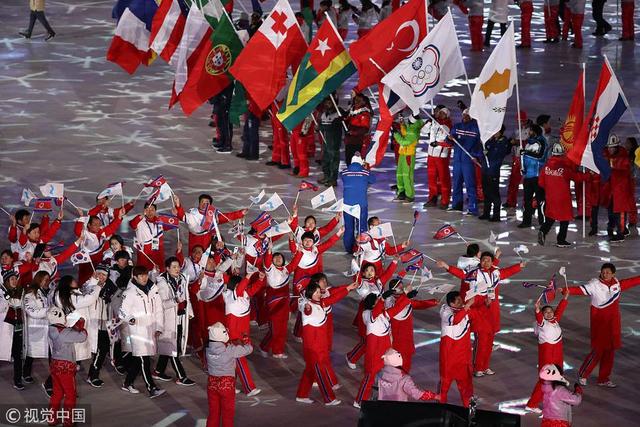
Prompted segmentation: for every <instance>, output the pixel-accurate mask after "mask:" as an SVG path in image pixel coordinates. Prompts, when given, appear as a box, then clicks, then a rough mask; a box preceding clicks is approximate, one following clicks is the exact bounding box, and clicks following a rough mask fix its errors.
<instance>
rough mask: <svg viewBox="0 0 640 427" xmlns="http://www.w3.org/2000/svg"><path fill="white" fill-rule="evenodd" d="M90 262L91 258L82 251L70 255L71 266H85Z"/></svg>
mask: <svg viewBox="0 0 640 427" xmlns="http://www.w3.org/2000/svg"><path fill="white" fill-rule="evenodd" d="M90 262H91V257H90V256H89V254H87V253H86V252H84V251H80V252H76V253H75V254H73V255H71V263H72V264H73V265H78V264H87V263H90Z"/></svg>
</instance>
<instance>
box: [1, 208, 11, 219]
mask: <svg viewBox="0 0 640 427" xmlns="http://www.w3.org/2000/svg"><path fill="white" fill-rule="evenodd" d="M0 210H1V211H2V212H4V213H6V214H7V215H8V216H9V218H11V214H10V213H9V212H7V211H6V209H5V208H3V207H2V206H0Z"/></svg>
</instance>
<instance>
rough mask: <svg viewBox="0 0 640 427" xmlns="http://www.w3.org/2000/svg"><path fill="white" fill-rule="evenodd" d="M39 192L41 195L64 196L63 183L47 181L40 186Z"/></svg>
mask: <svg viewBox="0 0 640 427" xmlns="http://www.w3.org/2000/svg"><path fill="white" fill-rule="evenodd" d="M40 192H41V193H42V196H43V197H51V198H57V197H64V184H58V183H55V182H47V183H46V184H45V185H43V186H41V187H40Z"/></svg>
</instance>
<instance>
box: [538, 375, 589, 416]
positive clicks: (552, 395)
mask: <svg viewBox="0 0 640 427" xmlns="http://www.w3.org/2000/svg"><path fill="white" fill-rule="evenodd" d="M542 392H543V393H544V401H543V403H542V418H543V419H547V420H562V421H567V422H569V423H571V407H572V406H577V405H579V404H580V402H582V389H580V388H578V389H577V390H576V392H575V393H574V392H572V391H571V390H569V389H568V388H566V387H564V386H558V387H556V388H555V389H554V388H553V385H551V383H549V382H544V383H543V384H542Z"/></svg>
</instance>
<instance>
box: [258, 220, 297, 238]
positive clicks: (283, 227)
mask: <svg viewBox="0 0 640 427" xmlns="http://www.w3.org/2000/svg"><path fill="white" fill-rule="evenodd" d="M291 231H292V230H291V227H290V226H289V224H287V223H286V222H282V223H280V224H274V225H272V226H271V228H269V229H268V230H267V232H266V233H265V235H266V236H267V237H276V236H279V235H281V234H286V233H291Z"/></svg>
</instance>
